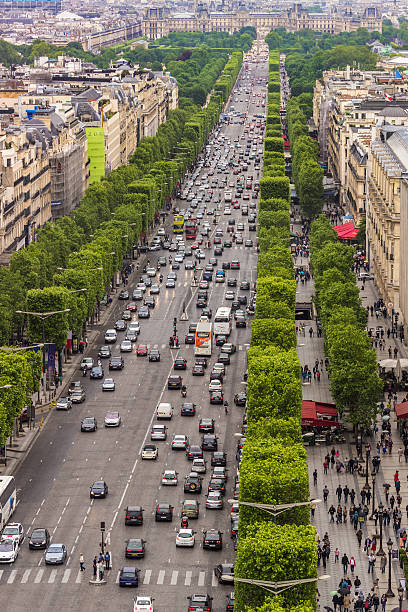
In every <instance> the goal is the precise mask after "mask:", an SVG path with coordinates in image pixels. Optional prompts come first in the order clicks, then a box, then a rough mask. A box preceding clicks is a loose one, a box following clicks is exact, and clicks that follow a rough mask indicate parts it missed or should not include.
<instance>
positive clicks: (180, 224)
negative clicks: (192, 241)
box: [173, 215, 184, 234]
mask: <svg viewBox="0 0 408 612" xmlns="http://www.w3.org/2000/svg"><path fill="white" fill-rule="evenodd" d="M173 232H174V233H175V234H182V233H183V232H184V217H183V215H173Z"/></svg>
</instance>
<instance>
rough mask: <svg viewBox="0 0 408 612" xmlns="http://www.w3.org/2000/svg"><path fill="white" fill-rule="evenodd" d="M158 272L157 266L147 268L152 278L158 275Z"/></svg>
mask: <svg viewBox="0 0 408 612" xmlns="http://www.w3.org/2000/svg"><path fill="white" fill-rule="evenodd" d="M156 272H157V270H156V268H147V270H146V274H147V276H150V278H153V277H155V276H156Z"/></svg>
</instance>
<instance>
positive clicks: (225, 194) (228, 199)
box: [224, 191, 232, 202]
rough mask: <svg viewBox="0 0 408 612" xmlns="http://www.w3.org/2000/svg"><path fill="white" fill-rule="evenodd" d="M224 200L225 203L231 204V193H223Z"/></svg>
mask: <svg viewBox="0 0 408 612" xmlns="http://www.w3.org/2000/svg"><path fill="white" fill-rule="evenodd" d="M224 200H225V201H226V202H231V200H232V193H231V191H226V192H225V193H224Z"/></svg>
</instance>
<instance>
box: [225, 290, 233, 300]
mask: <svg viewBox="0 0 408 612" xmlns="http://www.w3.org/2000/svg"><path fill="white" fill-rule="evenodd" d="M225 299H226V300H233V299H235V291H226V292H225Z"/></svg>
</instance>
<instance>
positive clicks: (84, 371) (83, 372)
mask: <svg viewBox="0 0 408 612" xmlns="http://www.w3.org/2000/svg"><path fill="white" fill-rule="evenodd" d="M87 373H88V368H83V369H82V376H84V377H86V375H87Z"/></svg>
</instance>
